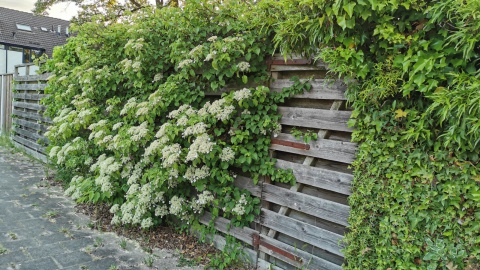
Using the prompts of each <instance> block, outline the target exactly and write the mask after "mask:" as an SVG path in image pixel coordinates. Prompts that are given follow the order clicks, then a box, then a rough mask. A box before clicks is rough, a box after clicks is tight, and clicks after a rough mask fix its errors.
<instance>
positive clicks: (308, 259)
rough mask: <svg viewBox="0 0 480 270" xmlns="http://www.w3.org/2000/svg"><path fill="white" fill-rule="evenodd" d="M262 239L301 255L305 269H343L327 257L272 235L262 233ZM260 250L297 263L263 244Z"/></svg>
mask: <svg viewBox="0 0 480 270" xmlns="http://www.w3.org/2000/svg"><path fill="white" fill-rule="evenodd" d="M260 240H261V241H263V242H265V243H268V244H270V245H273V246H275V247H278V248H280V249H283V250H285V251H288V252H290V253H292V254H295V255H296V256H298V257H300V258H301V259H302V262H303V266H304V267H305V268H304V269H315V270H341V269H342V267H341V266H339V265H337V264H334V263H332V262H329V261H327V260H325V259H322V258H319V257H317V256H315V255H312V254H310V253H308V252H305V251H303V250H301V249H298V248H297V247H293V246H290V245H288V244H285V243H283V242H281V241H278V240H276V239H273V238H271V237H268V236H264V235H261V236H260ZM260 250H261V251H262V252H265V253H267V254H268V255H270V256H272V257H275V258H277V259H280V260H282V261H286V262H288V263H295V262H291V261H289V260H286V258H285V257H284V256H281V255H279V254H277V253H275V252H269V250H268V249H265V248H262V246H260ZM300 268H301V267H300Z"/></svg>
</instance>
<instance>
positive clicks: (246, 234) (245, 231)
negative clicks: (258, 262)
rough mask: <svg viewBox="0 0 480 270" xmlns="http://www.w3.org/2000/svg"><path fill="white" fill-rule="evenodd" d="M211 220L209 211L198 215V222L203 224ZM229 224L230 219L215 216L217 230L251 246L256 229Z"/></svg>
mask: <svg viewBox="0 0 480 270" xmlns="http://www.w3.org/2000/svg"><path fill="white" fill-rule="evenodd" d="M211 220H212V214H211V213H209V212H206V213H205V214H204V215H203V216H201V217H200V222H201V223H202V224H205V225H208V224H210V221H211ZM229 224H230V220H228V219H225V218H223V217H217V218H216V219H215V222H214V226H215V229H217V230H218V231H220V232H222V233H225V234H228V235H231V236H234V237H235V238H237V239H238V240H240V241H242V242H244V243H246V244H248V245H250V246H253V242H252V241H253V235H254V234H257V231H255V230H253V229H251V228H248V227H243V228H239V227H235V226H233V225H231V226H230V225H229ZM229 228H230V229H229Z"/></svg>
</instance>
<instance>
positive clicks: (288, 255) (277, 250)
mask: <svg viewBox="0 0 480 270" xmlns="http://www.w3.org/2000/svg"><path fill="white" fill-rule="evenodd" d="M260 245H261V246H264V247H266V248H268V249H269V250H271V251H273V252H275V253H277V254H280V255H282V256H284V257H285V258H288V259H290V260H292V261H296V262H299V263H302V258H300V257H298V256H295V255H293V254H292V253H290V252H288V251H285V250H283V249H280V248H278V247H276V246H274V245H270V244H269V243H265V242H264V241H262V240H260Z"/></svg>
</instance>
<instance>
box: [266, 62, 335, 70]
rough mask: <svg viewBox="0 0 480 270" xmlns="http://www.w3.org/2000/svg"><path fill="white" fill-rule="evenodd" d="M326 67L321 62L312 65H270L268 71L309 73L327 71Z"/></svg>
mask: <svg viewBox="0 0 480 270" xmlns="http://www.w3.org/2000/svg"><path fill="white" fill-rule="evenodd" d="M327 69H328V65H327V64H325V63H323V62H317V63H315V64H314V65H271V66H270V71H272V72H275V71H277V72H278V71H311V70H315V71H317V70H327Z"/></svg>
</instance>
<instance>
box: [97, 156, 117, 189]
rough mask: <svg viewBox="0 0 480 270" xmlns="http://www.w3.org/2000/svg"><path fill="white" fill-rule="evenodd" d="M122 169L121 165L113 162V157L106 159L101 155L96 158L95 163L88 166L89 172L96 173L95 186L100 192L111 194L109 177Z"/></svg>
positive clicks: (111, 187)
mask: <svg viewBox="0 0 480 270" xmlns="http://www.w3.org/2000/svg"><path fill="white" fill-rule="evenodd" d="M121 168H122V165H121V163H118V162H116V161H115V158H114V157H108V158H107V156H106V155H105V154H103V155H101V156H99V157H98V159H97V162H95V163H94V164H92V166H90V171H91V172H96V171H98V173H99V175H98V176H97V177H96V178H95V184H96V185H98V186H100V189H101V191H102V192H110V193H111V192H113V190H112V189H113V186H112V183H111V181H110V179H111V175H112V174H113V173H115V172H118V171H119V170H120V169H121Z"/></svg>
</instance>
